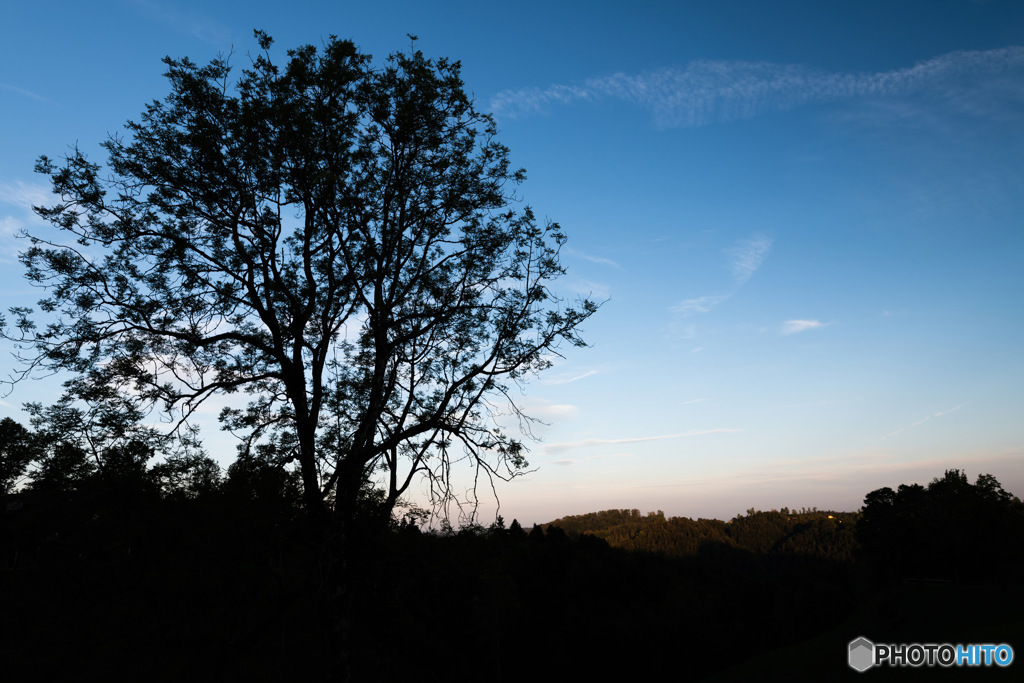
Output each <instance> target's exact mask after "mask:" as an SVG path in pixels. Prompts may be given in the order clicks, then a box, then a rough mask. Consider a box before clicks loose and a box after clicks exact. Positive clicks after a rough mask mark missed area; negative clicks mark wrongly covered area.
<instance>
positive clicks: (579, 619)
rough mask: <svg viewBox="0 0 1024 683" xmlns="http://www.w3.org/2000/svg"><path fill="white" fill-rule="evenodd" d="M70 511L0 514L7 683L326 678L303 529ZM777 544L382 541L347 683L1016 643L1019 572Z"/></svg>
mask: <svg viewBox="0 0 1024 683" xmlns="http://www.w3.org/2000/svg"><path fill="white" fill-rule="evenodd" d="M66 503H67V504H66V505H65V506H64V507H62V508H59V509H58V508H53V507H37V508H36V509H32V508H31V506H30V507H27V508H25V509H23V510H19V511H17V513H11V514H7V515H6V516H4V517H3V518H0V522H2V526H0V533H2V536H0V542H2V554H0V604H2V625H0V643H2V648H0V650H2V652H3V655H2V657H3V661H2V662H0V671H3V679H4V680H10V681H19V680H48V681H50V680H53V681H55V680H104V681H118V680H132V681H140V680H144V681H160V680H166V681H182V680H246V681H261V680H267V681H275V680H282V681H283V680H288V681H293V680H321V679H323V678H325V677H326V678H328V679H330V678H331V676H330V675H329V674H325V672H324V664H323V663H324V662H325V661H335V659H334V658H331V657H329V656H325V651H327V650H329V649H331V648H335V647H336V643H335V642H334V641H333V640H332V639H333V638H335V637H336V636H335V635H334V629H333V628H332V626H331V625H330V624H325V614H329V610H327V611H325V609H324V607H323V606H324V604H325V603H326V601H327V600H328V597H329V592H330V591H329V588H328V586H327V583H325V578H324V577H325V572H324V567H325V558H324V553H323V550H322V546H321V545H320V544H318V543H316V542H313V541H312V540H311V539H310V538H309V537H308V534H307V533H306V532H305V531H304V527H303V525H302V523H301V520H300V519H298V518H289V516H288V515H287V514H283V513H282V511H281V510H277V511H275V510H272V509H262V508H256V507H246V506H245V505H231V506H224V505H220V504H216V505H214V504H209V503H207V504H199V503H196V502H194V501H191V502H190V501H178V502H176V503H172V502H166V501H165V502H163V503H161V504H160V505H158V506H148V505H144V504H134V505H133V504H131V503H127V502H124V501H121V502H119V503H118V504H117V505H118V506H119V507H118V506H115V507H110V506H104V505H101V504H96V503H95V502H92V503H88V502H82V501H71V500H69V501H66ZM777 547H778V548H782V549H777V550H776V551H773V552H754V551H752V550H748V549H744V548H741V547H737V546H736V545H734V544H733V545H730V544H727V543H724V542H702V543H700V544H698V545H696V546H695V548H696V550H695V552H693V553H692V554H689V555H686V556H675V557H673V556H668V555H665V554H662V553H651V552H642V551H625V550H622V549H616V548H612V547H610V546H609V545H608V543H607V542H606V541H604V540H601V539H599V538H596V537H594V536H589V535H569V534H566V533H565V532H563V531H561V530H560V529H558V528H555V529H548V530H547V532H544V531H542V530H541V529H539V528H537V529H535V530H534V531H532V532H529V533H528V532H525V531H523V530H520V529H518V528H517V527H516V528H513V529H511V530H509V529H503V528H491V529H479V528H478V529H475V530H470V531H466V532H463V533H459V534H452V535H447V536H441V535H434V534H426V533H421V532H419V531H417V530H416V529H414V528H395V529H392V530H391V531H389V532H387V533H386V534H384V536H383V537H381V538H379V539H377V540H375V541H373V542H370V541H365V542H363V543H362V544H361V546H360V550H359V553H358V557H355V558H354V559H353V560H352V561H351V562H350V563H349V570H350V572H351V573H350V577H351V578H350V582H351V585H352V586H353V591H352V596H353V597H352V600H351V603H350V604H348V605H347V606H346V608H345V613H344V615H342V616H341V617H340V618H347V619H348V623H349V624H350V626H351V628H350V642H351V645H350V648H349V650H350V652H351V657H350V660H349V661H350V666H351V669H352V672H353V680H357V681H361V680H403V681H452V680H487V681H513V680H520V679H527V680H533V681H538V680H565V679H569V680H581V679H588V680H598V681H600V680H637V679H640V680H643V679H646V678H651V679H657V680H662V679H664V678H665V675H666V672H670V673H671V678H672V680H677V681H687V680H692V681H697V680H705V679H709V677H710V680H715V681H730V680H744V681H757V680H763V681H782V680H841V679H843V678H849V679H850V680H897V679H903V680H908V679H910V678H914V679H920V677H921V676H922V675H923V674H925V673H927V674H928V676H927V677H928V678H930V679H935V676H936V675H940V676H945V677H946V678H948V679H949V680H954V679H956V680H962V679H965V678H974V677H976V674H978V671H971V672H965V671H963V670H956V669H953V670H949V671H941V670H936V671H927V672H926V671H916V672H911V671H905V670H882V669H874V670H871V671H869V672H867V673H865V674H857V673H856V672H854V671H853V670H852V669H849V667H848V666H847V664H846V647H847V643H849V641H850V640H852V639H854V638H856V637H858V636H864V637H867V638H868V639H870V640H873V641H875V642H939V643H942V642H954V643H957V642H962V643H970V642H977V643H987V642H991V643H1004V642H1006V643H1011V644H1014V645H1016V644H1024V617H1022V615H1024V590H1022V589H1021V588H1020V584H1019V581H1015V580H1014V579H1013V576H1012V573H1011V575H1009V576H1008V575H1007V574H1006V573H1005V572H1004V573H1003V574H999V573H998V572H994V573H993V574H992V577H991V580H988V581H986V582H982V583H981V584H976V585H967V584H964V583H943V584H939V585H916V584H904V583H902V582H900V581H894V580H892V577H885V578H883V577H882V576H881V575H880V574H879V573H878V572H877V571H876V569H875V568H874V567H873V566H872V565H870V564H868V563H867V562H865V561H863V560H861V559H857V558H847V559H842V560H839V559H834V558H829V557H826V556H822V555H820V554H819V555H815V554H813V553H808V552H796V551H789V550H785V548H791V547H792V546H791V545H785V544H782V545H779V544H777ZM330 618H337V615H334V616H333V617H330ZM1022 653H1024V650H1022ZM1021 656H1024V654H1022V655H1021ZM1022 665H1024V662H1017V663H1015V664H1014V665H1012V667H1011V668H1010V670H990V671H985V672H982V673H985V674H988V677H991V678H993V679H996V678H998V679H1000V680H1007V681H1009V680H1017V679H1019V676H1018V674H1019V672H1020V671H1021V668H1020V667H1021V666H1022ZM968 673H969V674H971V675H970V676H965V674H968ZM914 674H917V676H914Z"/></svg>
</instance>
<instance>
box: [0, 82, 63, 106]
mask: <svg viewBox="0 0 1024 683" xmlns="http://www.w3.org/2000/svg"><path fill="white" fill-rule="evenodd" d="M0 88H3V89H4V90H11V91H13V92H16V93H18V94H19V95H24V96H25V97H30V98H32V99H33V100H39V101H40V102H46V103H47V104H57V103H56V102H54V101H53V100H51V99H50V98H49V97H43V96H42V95H40V94H38V93H34V92H32V91H31V90H25V89H24V88H19V87H17V86H15V85H10V84H8V83H0Z"/></svg>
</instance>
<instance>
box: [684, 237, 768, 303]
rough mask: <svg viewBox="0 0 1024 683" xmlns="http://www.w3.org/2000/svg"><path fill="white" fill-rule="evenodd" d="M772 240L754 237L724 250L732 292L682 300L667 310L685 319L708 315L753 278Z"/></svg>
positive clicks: (739, 241) (765, 256)
mask: <svg viewBox="0 0 1024 683" xmlns="http://www.w3.org/2000/svg"><path fill="white" fill-rule="evenodd" d="M772 244H773V240H772V238H770V237H767V236H765V235H754V236H753V237H748V238H745V239H741V240H737V241H736V242H735V243H734V244H733V245H732V246H730V247H728V248H727V249H725V250H724V251H725V255H726V256H727V257H728V259H729V271H730V272H731V273H732V277H733V281H734V285H733V288H732V291H729V292H726V293H724V294H712V295H708V296H699V297H694V298H692V299H684V300H683V301H680V302H679V303H678V304H676V305H674V306H670V307H669V310H670V311H672V312H673V313H678V314H679V315H680V316H682V317H684V318H687V317H689V316H691V315H696V314H698V313H708V312H710V311H711V310H712V309H714V308H715V307H716V306H718V305H719V304H721V303H722V302H724V301H726V300H727V299H729V298H730V297H732V296H733V295H734V294H736V292H738V291H739V289H740V288H741V287H742V286H743V285H745V284H746V283H747V281H748V280H750V278H751V277H753V276H754V273H756V272H757V270H758V269H759V268H760V267H761V264H762V263H764V260H765V259H766V258H767V257H768V252H770V251H771V249H772Z"/></svg>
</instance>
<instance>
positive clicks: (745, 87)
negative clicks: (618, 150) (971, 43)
mask: <svg viewBox="0 0 1024 683" xmlns="http://www.w3.org/2000/svg"><path fill="white" fill-rule="evenodd" d="M1022 67H1024V47H1019V46H1012V47H1005V48H1000V49H995V50H986V51H974V52H967V51H962V52H951V53H948V54H945V55H940V56H938V57H935V58H933V59H929V60H926V61H922V62H919V63H917V64H915V65H914V66H911V67H906V68H902V69H894V70H892V71H881V72H876V73H838V72H830V71H826V70H824V69H818V68H814V67H810V66H805V65H800V64H776V63H772V62H741V61H712V60H701V61H695V62H691V63H690V64H688V65H687V66H686V67H685V68H682V69H679V68H675V69H661V70H658V71H651V72H644V73H641V74H638V75H627V74H623V73H617V74H613V75H611V76H608V77H605V78H593V79H589V80H587V81H584V82H583V83H581V84H577V85H558V84H556V85H552V86H549V87H547V88H526V89H522V90H506V91H503V92H500V93H498V94H497V95H495V96H494V97H493V98H492V99H491V101H490V107H491V110H492V111H493V112H494V113H495V114H496V115H498V116H506V117H517V116H525V115H529V114H532V113H535V112H538V111H543V110H546V109H548V108H549V107H551V106H554V105H567V104H572V103H574V102H595V101H599V100H602V99H606V98H607V99H617V100H625V101H627V102H632V103H634V104H636V105H639V106H642V107H644V108H646V109H648V110H650V111H651V112H652V113H653V115H654V119H655V122H656V123H657V124H658V125H659V126H663V127H669V128H693V127H698V126H706V125H709V124H712V123H723V122H728V121H734V120H738V119H749V118H753V117H755V116H757V115H759V114H762V113H766V112H772V111H785V110H789V109H794V108H796V107H800V106H804V105H807V104H812V103H816V102H830V101H836V100H844V99H852V98H862V97H884V96H891V95H898V94H905V93H912V92H920V91H936V92H947V91H949V90H951V89H954V88H956V87H957V86H959V85H960V84H962V83H963V82H964V81H977V80H978V79H980V78H982V77H984V76H993V75H994V76H998V75H1001V74H1004V73H1005V72H1007V71H1010V70H1014V69H1021V68H1022ZM1017 88H1018V89H1024V86H1021V85H1020V82H1019V81H1017Z"/></svg>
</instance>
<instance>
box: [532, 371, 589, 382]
mask: <svg viewBox="0 0 1024 683" xmlns="http://www.w3.org/2000/svg"><path fill="white" fill-rule="evenodd" d="M600 373H601V371H600V370H588V371H587V372H584V373H582V374H579V375H569V374H564V375H559V376H557V377H552V378H550V379H545V380H542V381H543V382H544V384H570V383H572V382H577V381H579V380H581V379H584V378H586V377H592V376H593V375H598V374H600Z"/></svg>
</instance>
